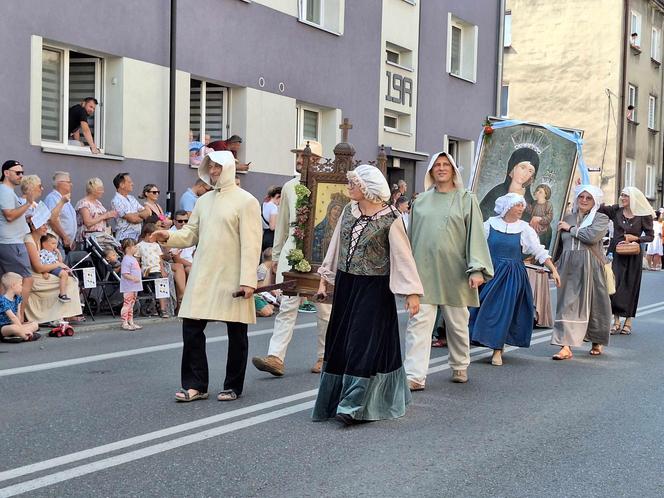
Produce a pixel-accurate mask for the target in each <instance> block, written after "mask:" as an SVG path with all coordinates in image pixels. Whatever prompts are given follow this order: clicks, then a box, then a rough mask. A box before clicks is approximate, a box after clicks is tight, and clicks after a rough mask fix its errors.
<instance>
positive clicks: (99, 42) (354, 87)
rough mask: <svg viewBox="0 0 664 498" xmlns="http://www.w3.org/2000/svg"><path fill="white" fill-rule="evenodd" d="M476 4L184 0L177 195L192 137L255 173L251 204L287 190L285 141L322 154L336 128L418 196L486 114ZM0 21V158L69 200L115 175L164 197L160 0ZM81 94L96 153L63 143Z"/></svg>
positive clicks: (493, 24)
mask: <svg viewBox="0 0 664 498" xmlns="http://www.w3.org/2000/svg"><path fill="white" fill-rule="evenodd" d="M472 3H473V6H472V7H471V6H469V5H467V4H468V2H465V1H463V0H450V1H440V2H438V1H436V2H434V1H431V0H420V1H416V0H363V1H361V2H355V1H348V0H253V1H248V0H196V1H194V0H179V1H178V2H177V30H176V36H175V44H176V56H177V63H176V66H177V73H176V105H175V136H176V140H175V157H176V165H175V190H176V193H177V195H178V197H179V194H180V193H181V192H182V191H184V189H186V188H187V187H188V186H189V185H190V184H191V183H192V182H193V180H194V179H195V177H196V171H195V169H192V168H190V167H189V165H188V143H189V135H190V132H191V134H193V136H194V139H201V140H205V138H206V137H207V139H209V140H216V139H226V138H228V137H229V136H230V135H232V134H236V135H240V136H241V137H242V138H243V143H242V147H241V149H240V152H239V159H240V160H241V161H242V162H251V166H250V171H249V172H248V173H247V174H245V175H243V176H242V182H243V187H245V188H247V189H248V190H249V191H251V192H252V193H253V194H254V195H256V196H257V197H259V198H260V197H262V195H263V193H264V192H265V191H266V190H267V187H268V186H269V185H273V184H280V183H283V182H284V181H286V180H287V179H288V178H290V177H292V175H293V173H294V158H293V154H292V153H291V152H290V150H291V149H292V148H293V147H294V146H295V145H296V144H298V143H301V142H302V141H303V140H307V139H309V140H318V141H320V142H321V143H322V144H323V151H324V154H325V155H326V156H328V157H330V156H332V149H333V148H334V146H335V144H336V143H338V142H339V140H340V138H341V131H340V129H339V124H340V123H341V121H342V118H344V117H347V118H349V119H350V120H351V122H352V124H353V128H352V130H351V133H350V141H351V142H352V143H353V144H354V145H355V148H356V150H357V154H356V158H357V159H361V160H367V161H368V160H373V159H375V158H376V155H377V153H378V150H379V146H380V145H381V144H382V145H385V148H386V151H387V153H388V158H389V176H390V180H391V181H395V182H396V180H398V179H400V178H404V179H406V180H407V181H408V182H409V183H410V184H411V185H412V184H413V183H415V184H416V185H415V186H413V187H411V191H417V190H421V183H422V182H421V177H422V174H423V173H422V169H423V166H422V165H423V164H424V163H425V162H426V160H427V159H428V154H429V153H431V152H433V151H434V150H440V149H441V148H443V147H446V148H447V147H449V148H450V149H451V150H452V149H453V152H454V153H455V154H467V149H464V147H463V146H458V145H455V143H456V142H454V140H455V139H462V140H472V137H473V136H474V135H476V134H477V133H478V132H479V126H480V124H481V121H482V120H483V119H484V117H485V116H486V115H489V114H492V113H493V112H494V109H495V107H496V102H497V94H496V82H497V81H498V80H497V73H496V69H495V68H496V66H497V65H498V61H499V58H500V57H501V53H500V52H501V51H500V50H497V47H496V45H495V41H496V40H497V39H498V37H499V31H500V27H501V25H502V16H501V15H500V9H501V7H500V5H501V2H500V1H499V0H481V1H478V2H472ZM475 4H476V5H475ZM0 9H2V13H3V15H2V19H3V21H2V22H3V25H4V29H3V30H2V32H0V58H1V59H2V60H3V61H4V64H3V65H2V69H1V71H2V72H3V76H4V79H3V81H4V82H5V84H4V85H3V91H2V92H0V111H1V112H0V116H2V118H1V121H0V150H2V153H3V156H4V159H9V158H14V159H18V160H20V161H22V162H23V163H24V165H25V169H26V171H27V172H35V173H37V174H39V175H40V176H41V177H42V180H43V181H44V183H45V184H47V183H48V180H49V177H50V175H51V174H52V173H53V172H54V171H56V170H65V171H69V172H71V173H72V175H73V178H74V180H75V181H74V185H75V186H74V198H75V199H78V198H80V197H82V196H83V195H84V190H83V189H84V184H85V181H86V180H87V179H88V178H91V177H100V178H101V179H102V180H103V181H104V183H105V185H106V191H107V192H106V197H107V199H106V200H107V201H108V200H110V197H111V194H112V190H113V187H112V183H111V180H112V178H113V177H114V176H115V175H116V174H117V173H119V172H123V171H127V172H129V173H131V175H132V176H133V178H134V183H135V184H136V188H137V189H140V187H141V186H142V185H143V184H145V183H155V184H157V185H158V186H159V187H160V189H161V191H162V192H166V185H167V171H168V167H167V161H168V121H169V106H168V102H169V46H170V32H169V26H170V10H169V2H164V1H159V0H143V1H141V2H133V1H130V0H113V1H110V0H104V1H93V0H68V1H64V0H52V1H49V2H40V1H39V0H7V1H5V2H3V5H2V7H0ZM453 23H457V25H458V26H460V27H461V30H462V31H463V35H462V36H461V38H460V37H459V33H457V31H454V32H452V30H453V28H452V24H453ZM463 23H465V24H463ZM473 26H474V28H473ZM429 30H431V31H432V32H431V33H430V32H429ZM468 47H472V50H474V55H473V56H472V57H471V58H469V56H468V50H470V48H468ZM460 61H463V62H460ZM467 61H470V62H467ZM469 68H470V69H469ZM467 71H470V73H472V74H471V77H466V76H465V75H466V72H467ZM439 73H440V74H439ZM457 73H458V74H457ZM470 73H468V74H470ZM442 76H446V79H444V80H441V77H442ZM434 80H435V81H434ZM87 96H93V97H96V98H97V99H98V101H99V105H98V106H97V110H96V112H95V114H94V116H93V117H92V118H91V120H90V124H91V129H92V131H93V134H94V139H95V142H96V143H97V145H99V146H100V149H101V151H102V153H101V154H99V155H93V154H91V152H90V150H89V149H88V148H87V147H82V146H78V145H70V142H69V136H68V135H69V133H68V126H67V124H68V123H67V121H68V110H69V108H70V107H71V106H73V105H74V104H76V103H78V102H79V101H80V100H81V99H82V98H84V97H87ZM460 103H463V105H461V106H459V104H460ZM446 137H447V138H446ZM454 147H457V148H456V149H454ZM469 150H471V151H472V146H471V147H470V149H469ZM4 159H3V160H4ZM461 162H462V164H463V163H470V162H471V159H468V160H466V159H464V160H462V161H461ZM468 166H470V164H468ZM162 197H163V196H162ZM162 201H164V202H165V199H163V198H162Z"/></svg>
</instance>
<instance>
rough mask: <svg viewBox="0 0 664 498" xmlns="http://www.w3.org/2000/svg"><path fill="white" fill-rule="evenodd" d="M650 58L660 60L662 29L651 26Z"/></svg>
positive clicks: (659, 61)
mask: <svg viewBox="0 0 664 498" xmlns="http://www.w3.org/2000/svg"><path fill="white" fill-rule="evenodd" d="M650 33H651V34H650V58H651V59H652V60H654V61H655V62H658V63H661V62H662V30H661V29H659V28H657V27H655V26H653V27H652V30H651V32H650Z"/></svg>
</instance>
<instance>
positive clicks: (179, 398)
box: [175, 389, 209, 403]
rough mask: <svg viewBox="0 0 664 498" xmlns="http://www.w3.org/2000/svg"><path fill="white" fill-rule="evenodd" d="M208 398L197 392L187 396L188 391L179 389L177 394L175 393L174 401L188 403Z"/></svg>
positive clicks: (206, 395)
mask: <svg viewBox="0 0 664 498" xmlns="http://www.w3.org/2000/svg"><path fill="white" fill-rule="evenodd" d="M178 394H182V396H178ZM208 396H209V394H208V393H201V392H197V393H196V394H189V390H187V389H180V390H179V391H178V392H176V393H175V401H180V402H182V403H189V402H190V401H196V400H199V399H208Z"/></svg>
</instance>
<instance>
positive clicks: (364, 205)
mask: <svg viewBox="0 0 664 498" xmlns="http://www.w3.org/2000/svg"><path fill="white" fill-rule="evenodd" d="M348 192H349V196H350V198H351V200H352V201H351V202H350V203H349V204H347V205H346V206H345V207H344V210H343V212H342V214H341V219H340V221H339V223H337V226H336V228H335V231H334V234H333V235H332V240H331V242H330V246H329V248H328V251H327V255H326V257H325V261H324V262H323V264H322V265H321V267H320V269H319V270H318V272H319V273H320V275H321V283H320V287H319V289H318V292H319V294H321V295H325V294H326V292H327V285H328V284H333V285H334V299H333V304H332V314H331V316H330V323H329V326H328V329H327V335H326V338H325V357H324V363H323V371H322V374H321V380H320V387H319V389H318V397H317V398H316V405H315V407H314V411H313V419H314V420H325V419H329V418H336V419H337V420H339V421H341V422H342V423H343V424H345V425H350V424H354V423H357V422H361V421H370V420H381V419H390V418H398V417H401V416H403V415H404V414H405V412H406V405H407V404H408V403H409V402H410V391H409V390H408V383H407V379H406V373H405V371H404V369H403V363H402V361H401V348H400V343H399V325H398V324H399V322H398V317H397V309H396V302H395V299H394V295H395V294H401V295H405V296H406V309H407V310H408V311H409V313H410V315H411V316H413V315H415V314H416V313H417V312H418V311H419V306H420V299H419V298H420V295H422V293H423V289H422V283H421V282H420V278H419V276H418V274H417V268H416V266H415V261H414V259H413V256H412V253H411V250H410V244H409V242H408V237H407V235H406V230H405V227H404V223H403V219H402V218H401V216H400V215H399V212H398V211H397V210H396V209H395V208H393V207H392V206H388V205H386V204H385V202H386V201H387V200H389V198H390V189H389V186H388V184H387V181H386V180H385V177H384V176H383V175H382V173H381V172H380V170H378V169H377V168H375V167H373V166H370V165H366V164H363V165H360V166H358V167H357V168H355V170H353V171H350V172H349V173H348Z"/></svg>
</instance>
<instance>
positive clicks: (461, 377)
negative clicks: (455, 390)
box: [452, 370, 468, 384]
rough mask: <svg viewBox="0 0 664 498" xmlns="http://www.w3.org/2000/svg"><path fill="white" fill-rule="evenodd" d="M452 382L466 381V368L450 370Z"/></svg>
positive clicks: (463, 382) (462, 382)
mask: <svg viewBox="0 0 664 498" xmlns="http://www.w3.org/2000/svg"><path fill="white" fill-rule="evenodd" d="M452 382H456V383H457V384H465V383H466V382H468V372H466V370H452Z"/></svg>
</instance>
